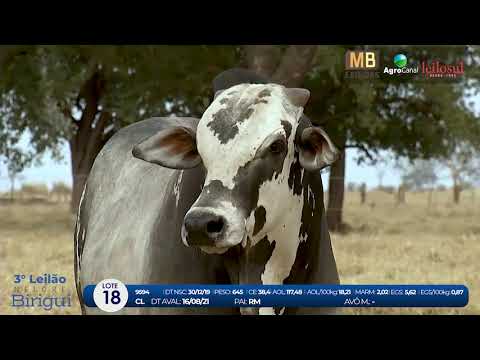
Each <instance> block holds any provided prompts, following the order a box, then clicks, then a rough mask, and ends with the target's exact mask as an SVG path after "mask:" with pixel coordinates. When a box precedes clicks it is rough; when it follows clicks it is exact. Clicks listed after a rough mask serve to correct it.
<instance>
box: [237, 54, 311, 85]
mask: <svg viewBox="0 0 480 360" xmlns="http://www.w3.org/2000/svg"><path fill="white" fill-rule="evenodd" d="M317 48H318V47H317V46H316V45H290V46H289V47H288V48H287V49H286V50H285V51H284V52H283V54H282V53H281V49H280V47H279V46H277V45H245V46H244V50H245V55H246V60H247V64H248V68H249V69H251V70H254V71H255V72H256V73H258V74H259V75H262V76H265V77H267V78H271V79H272V80H273V81H274V82H276V83H278V84H282V85H284V86H287V87H298V86H301V85H302V83H303V81H304V79H305V76H306V75H307V73H308V72H309V71H310V69H311V68H312V65H313V60H314V57H315V53H316V52H317Z"/></svg>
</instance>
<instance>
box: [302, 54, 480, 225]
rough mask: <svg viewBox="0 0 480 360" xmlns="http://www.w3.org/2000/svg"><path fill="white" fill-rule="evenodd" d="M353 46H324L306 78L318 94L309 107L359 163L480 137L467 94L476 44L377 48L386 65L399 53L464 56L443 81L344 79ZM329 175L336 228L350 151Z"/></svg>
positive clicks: (472, 84)
mask: <svg viewBox="0 0 480 360" xmlns="http://www.w3.org/2000/svg"><path fill="white" fill-rule="evenodd" d="M355 48H357V49H358V48H359V47H355V46H349V45H346V46H325V47H322V48H321V51H319V53H318V54H317V57H316V60H315V61H314V66H313V67H312V71H311V72H310V73H309V74H308V76H307V77H306V81H305V83H304V85H305V87H307V88H308V89H310V90H311V93H312V98H311V100H310V102H309V104H308V105H307V107H306V109H305V111H306V113H307V114H309V116H310V117H311V118H312V120H313V121H315V122H316V123H317V124H318V125H321V126H323V127H324V128H325V129H326V131H327V133H328V134H329V135H330V136H331V137H332V139H333V141H334V142H335V144H336V145H337V147H338V148H339V149H341V150H342V151H345V150H346V149H348V148H356V149H359V150H360V155H359V156H358V158H357V161H358V162H359V163H361V162H364V161H367V162H369V163H370V164H375V161H376V160H377V158H378V154H379V152H380V151H385V150H386V151H390V152H392V153H393V154H394V155H395V156H397V157H407V158H409V159H417V158H430V157H435V156H441V155H446V154H449V153H450V152H451V151H452V148H453V146H454V144H455V143H456V142H457V141H459V140H466V141H475V140H474V138H477V139H478V138H480V136H479V134H480V131H479V129H480V122H479V121H478V119H477V118H476V117H475V116H474V114H473V113H472V111H471V109H470V108H469V107H468V106H467V104H466V103H465V97H464V95H465V92H466V90H467V89H471V88H477V89H478V87H479V86H478V85H479V82H478V79H479V68H480V67H479V66H478V61H479V58H480V57H479V56H478V55H479V49H478V47H468V48H466V47H464V46H456V47H455V46H437V47H429V48H428V49H426V48H425V47H416V46H395V47H393V46H382V47H378V46H375V47H374V48H375V49H378V50H380V54H381V63H382V64H387V63H392V58H393V55H395V54H396V53H400V52H401V53H405V54H407V55H408V58H409V61H420V60H421V59H424V58H428V59H435V58H436V59H442V60H444V61H446V62H454V61H457V60H458V59H462V60H464V61H465V75H464V78H463V79H462V80H459V81H440V82H439V81H419V80H414V79H408V78H401V77H398V78H393V77H392V78H390V77H389V78H386V77H384V76H381V77H380V78H379V79H376V80H367V81H365V80H363V81H358V80H351V79H348V78H345V72H344V57H345V52H346V50H348V49H355ZM367 48H369V47H368V46H364V47H360V49H367ZM330 174H331V175H330V180H329V195H328V196H329V202H328V209H327V218H328V219H329V228H330V229H331V230H333V231H335V230H338V229H339V228H340V227H341V224H342V210H341V209H342V207H343V192H344V174H345V156H342V157H340V159H339V160H338V161H336V162H335V163H334V164H332V166H331V171H330ZM329 213H330V216H329Z"/></svg>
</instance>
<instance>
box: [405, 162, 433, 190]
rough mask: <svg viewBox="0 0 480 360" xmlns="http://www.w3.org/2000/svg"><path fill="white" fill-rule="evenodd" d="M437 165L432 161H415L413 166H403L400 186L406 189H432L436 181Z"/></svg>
mask: <svg viewBox="0 0 480 360" xmlns="http://www.w3.org/2000/svg"><path fill="white" fill-rule="evenodd" d="M438 166H439V164H438V163H437V162H436V161H434V160H421V159H419V160H415V161H414V162H413V164H410V165H407V164H404V165H403V166H401V170H402V184H404V185H405V186H406V187H407V188H408V189H412V190H425V189H426V188H429V189H433V188H434V186H435V183H436V182H437V181H438V176H437V169H438Z"/></svg>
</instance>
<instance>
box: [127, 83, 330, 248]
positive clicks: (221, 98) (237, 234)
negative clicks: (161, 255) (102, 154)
mask: <svg viewBox="0 0 480 360" xmlns="http://www.w3.org/2000/svg"><path fill="white" fill-rule="evenodd" d="M309 95H310V93H309V91H308V90H305V89H298V88H285V87H283V86H281V85H275V84H261V85H260V84H241V85H236V86H233V87H231V88H229V89H226V90H224V91H222V92H218V93H217V94H215V99H214V101H213V102H212V104H211V105H210V106H209V107H208V108H207V110H206V111H205V113H204V114H203V116H202V118H201V119H200V120H199V122H198V125H197V128H196V129H192V128H190V127H173V128H169V129H165V130H162V131H160V132H159V133H157V134H155V135H153V136H152V137H151V138H148V139H147V140H145V141H144V142H142V143H140V144H138V145H137V146H136V147H135V148H134V149H133V155H134V156H135V157H137V158H140V159H143V160H146V161H149V162H153V163H156V164H160V165H162V166H165V167H169V168H175V169H188V168H193V167H195V166H198V165H200V164H203V166H204V167H205V170H206V179H205V183H204V187H203V190H202V192H201V194H200V196H199V197H198V199H197V201H196V202H195V203H194V204H193V205H192V207H191V208H190V210H189V211H188V212H187V214H186V215H185V218H184V223H183V227H182V240H183V242H184V243H185V244H186V245H187V246H199V247H200V248H201V249H202V250H204V251H206V252H209V253H222V252H225V251H226V250H228V249H229V248H230V247H232V246H235V245H238V244H240V243H242V244H243V245H244V246H246V243H247V237H248V238H249V239H250V240H252V239H255V238H258V237H259V236H260V235H262V234H267V233H268V232H269V231H270V230H272V229H273V228H275V226H279V224H281V223H282V219H283V217H284V216H285V214H286V213H288V212H289V210H290V208H291V205H292V204H291V203H290V201H291V200H292V199H294V195H295V189H294V184H293V181H292V179H291V176H289V174H290V173H291V171H292V169H293V168H296V169H298V168H303V169H304V170H306V171H319V170H320V169H322V168H323V167H325V166H327V165H329V164H331V163H332V162H333V161H334V160H335V159H336V157H337V150H336V148H335V146H334V145H333V143H332V141H331V140H330V138H329V137H328V136H327V134H326V133H325V132H324V131H323V130H322V129H321V128H319V127H313V126H312V125H311V123H310V122H309V121H305V120H302V121H301V120H300V119H301V118H302V113H303V107H304V105H305V104H306V102H307V101H308V98H309ZM302 119H303V118H302ZM297 195H298V194H297Z"/></svg>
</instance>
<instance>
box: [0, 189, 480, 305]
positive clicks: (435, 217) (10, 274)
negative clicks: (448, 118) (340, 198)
mask: <svg viewBox="0 0 480 360" xmlns="http://www.w3.org/2000/svg"><path fill="white" fill-rule="evenodd" d="M472 195H473V193H472V192H471V191H466V192H464V193H463V194H462V196H463V197H462V203H461V204H460V205H458V206H454V205H453V204H452V201H451V192H449V191H446V192H435V193H434V195H433V201H432V205H431V207H430V208H427V194H423V193H407V203H406V204H404V205H401V206H396V205H395V203H394V198H393V195H390V194H386V193H383V192H370V193H368V195H367V203H366V204H365V205H363V206H362V205H360V197H359V194H358V193H347V194H346V202H345V214H344V220H345V221H346V222H347V223H348V224H349V225H350V226H351V230H350V231H349V232H348V233H346V234H332V241H333V247H334V251H335V256H336V258H337V263H338V267H339V271H340V276H341V281H342V283H344V284H428V283H437V284H449V283H458V284H465V285H466V286H468V287H469V290H470V302H469V305H468V306H467V307H465V308H458V309H451V308H446V309H441V308H435V309H430V308H428V309H427V308H414V309H405V308H403V309H402V308H395V309H390V308H388V309H387V308H369V309H367V308H355V309H346V310H344V312H345V313H346V314H480V261H479V259H480V221H479V220H480V191H478V190H477V192H476V194H475V197H474V196H472ZM73 224H74V218H73V216H71V215H70V214H69V212H68V206H67V204H65V203H63V204H62V203H50V204H40V203H37V204H27V203H25V204H15V205H10V204H7V203H0V314H79V312H80V310H79V306H78V300H77V299H76V292H75V287H74V279H73V244H72V242H73V240H72V233H73ZM45 272H48V273H56V274H58V275H62V276H66V277H67V283H66V285H64V286H63V288H62V286H57V287H56V288H55V289H51V293H52V295H53V294H54V291H55V293H56V294H57V296H58V294H59V293H62V294H63V295H62V296H67V295H69V294H70V295H71V297H72V307H67V308H60V309H56V310H50V311H47V310H42V309H32V308H19V307H12V306H11V294H12V292H13V291H14V287H15V286H16V285H15V284H14V283H13V281H14V275H15V274H35V275H41V274H43V273H45ZM29 290H31V289H29Z"/></svg>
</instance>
